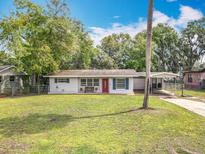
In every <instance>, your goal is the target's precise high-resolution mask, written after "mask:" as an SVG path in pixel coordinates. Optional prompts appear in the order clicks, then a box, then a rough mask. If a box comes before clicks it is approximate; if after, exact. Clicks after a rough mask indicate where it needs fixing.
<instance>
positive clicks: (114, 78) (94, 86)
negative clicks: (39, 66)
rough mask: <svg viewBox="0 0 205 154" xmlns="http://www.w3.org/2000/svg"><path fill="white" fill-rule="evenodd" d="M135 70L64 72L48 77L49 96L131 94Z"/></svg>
mask: <svg viewBox="0 0 205 154" xmlns="http://www.w3.org/2000/svg"><path fill="white" fill-rule="evenodd" d="M135 76H136V72H135V70H132V69H120V70H119V69H118V70H64V71H60V72H58V73H55V74H52V75H48V76H46V77H49V94H70V93H72V94H76V93H109V94H132V93H133V78H134V77H135Z"/></svg>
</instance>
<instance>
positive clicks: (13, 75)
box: [0, 65, 25, 94]
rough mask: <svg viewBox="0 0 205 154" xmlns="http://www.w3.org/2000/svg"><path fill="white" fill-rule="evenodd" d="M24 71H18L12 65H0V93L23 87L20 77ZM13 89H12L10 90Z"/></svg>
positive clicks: (15, 90)
mask: <svg viewBox="0 0 205 154" xmlns="http://www.w3.org/2000/svg"><path fill="white" fill-rule="evenodd" d="M24 75H25V73H18V72H16V70H15V66H13V65H3V66H0V93H1V94H10V93H12V92H17V91H20V90H21V88H23V80H22V77H23V76H24ZM12 90H13V91H12Z"/></svg>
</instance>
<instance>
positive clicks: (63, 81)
mask: <svg viewBox="0 0 205 154" xmlns="http://www.w3.org/2000/svg"><path fill="white" fill-rule="evenodd" d="M55 83H70V79H69V78H55Z"/></svg>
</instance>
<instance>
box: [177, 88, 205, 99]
mask: <svg viewBox="0 0 205 154" xmlns="http://www.w3.org/2000/svg"><path fill="white" fill-rule="evenodd" d="M181 93H182V91H181V90H178V91H175V94H176V95H177V96H181ZM184 95H188V96H193V97H198V98H201V99H205V90H184Z"/></svg>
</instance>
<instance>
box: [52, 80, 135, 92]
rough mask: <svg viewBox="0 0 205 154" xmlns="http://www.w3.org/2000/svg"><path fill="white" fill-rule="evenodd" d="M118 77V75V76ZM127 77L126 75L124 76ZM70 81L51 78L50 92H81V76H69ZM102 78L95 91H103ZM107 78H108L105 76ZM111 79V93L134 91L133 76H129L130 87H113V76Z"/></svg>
mask: <svg viewBox="0 0 205 154" xmlns="http://www.w3.org/2000/svg"><path fill="white" fill-rule="evenodd" d="M116 78H117V77H116ZM124 78H126V77H124ZM69 79H70V82H69V83H55V78H49V84H50V91H49V94H77V93H81V91H80V88H84V87H81V85H80V79H81V78H69ZM102 79H103V78H99V87H97V88H98V90H97V91H95V93H102ZM105 79H106V78H105ZM108 79H109V82H108V84H109V93H110V94H132V93H133V85H134V84H133V78H129V89H113V78H108Z"/></svg>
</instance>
